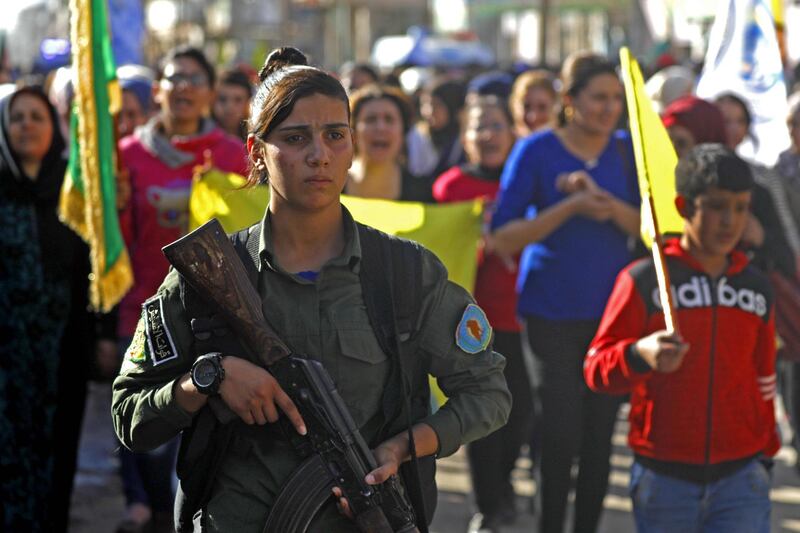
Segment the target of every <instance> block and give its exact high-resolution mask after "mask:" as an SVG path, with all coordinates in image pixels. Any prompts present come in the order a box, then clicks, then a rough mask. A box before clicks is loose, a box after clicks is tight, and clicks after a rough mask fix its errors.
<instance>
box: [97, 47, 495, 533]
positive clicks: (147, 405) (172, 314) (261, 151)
mask: <svg viewBox="0 0 800 533" xmlns="http://www.w3.org/2000/svg"><path fill="white" fill-rule="evenodd" d="M305 63H306V60H305V56H303V55H302V54H301V53H300V52H299V51H297V50H295V49H292V48H282V49H279V50H276V51H274V52H273V53H272V54H270V56H269V57H268V58H267V62H266V65H265V67H264V68H263V69H262V71H261V73H260V78H261V80H262V82H261V84H260V86H259V88H258V91H257V94H256V96H255V98H254V100H253V104H252V113H251V119H250V120H251V124H250V134H249V136H248V141H247V145H248V152H249V154H250V161H251V167H252V171H251V173H250V182H251V183H257V182H265V181H266V182H268V183H269V187H270V194H271V196H270V198H271V200H270V205H269V208H268V209H267V211H266V213H265V215H264V218H263V219H262V222H261V225H260V226H259V225H256V226H254V228H257V229H256V230H255V231H258V234H257V235H256V236H257V238H258V240H257V241H256V242H257V243H258V255H257V257H258V265H256V266H257V268H258V287H259V293H260V296H261V298H262V300H263V301H264V305H263V311H264V314H265V316H266V319H267V321H268V322H269V323H270V324H271V325H272V326H273V327H274V328H275V330H276V331H278V332H279V334H280V335H281V337H282V339H283V341H284V342H285V343H287V344H288V345H289V347H290V348H291V349H292V351H293V352H294V353H304V354H309V356H310V357H313V358H315V359H318V360H319V361H320V362H321V363H322V364H324V366H325V367H326V369H327V370H328V371H329V373H330V374H331V377H332V378H333V380H334V381H335V382H336V385H337V388H338V390H339V392H340V394H341V395H342V397H343V399H344V401H345V403H346V404H347V407H348V408H349V409H350V412H351V414H352V415H353V418H354V420H355V422H356V424H357V425H358V427H359V428H360V430H361V433H362V435H363V436H364V438H365V440H366V441H367V442H368V443H369V444H370V446H371V447H373V449H374V453H375V457H376V459H377V462H378V464H379V465H380V466H379V468H377V469H376V470H374V471H372V472H371V473H370V474H369V475H367V476H366V478H365V481H366V482H367V483H369V484H377V483H380V482H383V481H384V480H386V479H387V478H388V477H389V476H390V475H392V474H394V473H395V472H397V470H398V467H399V466H400V464H401V463H403V462H404V461H406V460H407V459H408V457H409V453H410V452H409V441H408V439H407V438H406V435H407V434H406V433H404V432H403V433H401V431H402V429H403V427H404V426H402V425H401V426H400V427H399V428H398V427H397V426H396V424H395V421H394V420H393V419H390V418H387V417H386V415H385V412H384V409H383V407H384V405H385V403H384V401H385V400H386V399H387V398H386V397H385V395H394V396H397V395H398V393H397V392H392V391H396V390H397V389H396V388H395V387H394V386H392V385H393V384H392V382H391V380H390V378H391V377H392V376H393V375H394V374H393V373H392V369H393V367H394V365H395V360H394V359H393V358H392V357H390V355H389V354H387V353H385V352H384V350H382V349H381V347H380V344H379V342H380V339H381V338H383V337H381V333H380V332H378V331H377V330H375V331H374V330H373V329H372V328H371V326H370V322H369V319H368V315H367V312H368V309H367V308H365V297H366V296H368V295H367V294H364V293H362V291H361V284H360V280H359V273H360V272H361V273H363V271H362V268H361V267H362V266H363V265H362V257H365V256H366V252H367V251H368V250H367V249H366V248H365V245H367V244H368V243H367V241H362V240H361V239H360V231H362V230H359V229H358V228H359V226H357V225H356V223H355V222H354V221H353V218H352V216H351V215H350V213H349V212H348V211H347V210H346V209H345V208H343V207H342V205H341V204H340V202H339V195H340V193H341V190H342V188H343V187H344V183H345V180H346V179H347V169H348V168H349V167H350V164H351V162H352V158H353V141H352V133H351V130H350V127H349V116H348V99H347V95H346V93H345V92H344V89H343V88H342V86H341V84H340V83H339V82H338V81H337V80H335V79H334V78H333V77H331V76H330V75H329V74H327V73H325V72H323V71H321V70H319V69H316V68H312V67H309V66H305ZM381 239H389V237H385V236H383V237H381ZM370 242H373V241H370ZM362 252H363V253H362ZM420 267H421V268H422V271H421V272H422V273H421V284H422V288H421V291H420V293H419V294H420V295H421V296H420V297H421V306H420V309H419V313H418V314H417V315H416V316H415V317H414V319H415V321H416V322H415V331H414V332H412V335H411V339H413V341H412V342H414V343H415V346H416V351H415V354H416V357H415V359H414V361H415V362H418V365H419V367H420V368H419V371H420V372H419V373H420V374H422V375H424V374H427V373H431V374H433V375H434V376H437V378H438V380H439V383H440V385H441V387H442V389H443V390H444V391H446V392H447V393H448V394H449V396H450V399H449V401H448V402H447V403H446V404H445V405H444V406H443V407H442V408H441V409H439V410H438V411H437V412H436V413H434V414H429V413H428V411H427V405H428V404H426V403H425V401H426V399H427V390H424V389H423V387H426V385H425V383H426V382H427V379H420V380H414V383H412V385H411V386H412V387H415V388H416V389H419V390H412V391H411V396H412V397H417V398H418V397H422V401H421V402H419V403H418V405H424V406H425V407H424V412H423V413H422V414H421V416H417V417H415V422H416V423H415V425H414V426H413V435H414V442H415V448H416V452H417V455H419V456H421V457H422V456H430V455H434V454H435V455H436V456H440V457H443V456H447V455H449V454H452V453H453V452H455V450H456V449H457V448H458V446H459V445H460V444H461V443H464V442H467V441H471V440H474V439H476V438H480V437H482V436H483V435H486V434H487V433H490V432H491V431H494V430H495V429H497V428H498V427H499V426H501V425H502V424H503V423H504V422H505V418H506V416H507V414H508V411H509V408H510V395H509V393H508V390H507V388H506V385H505V380H504V379H503V375H502V369H503V364H504V362H503V359H502V357H500V356H499V355H497V354H495V353H493V352H492V351H491V349H490V348H489V338H488V337H487V336H486V335H488V334H490V333H491V328H490V327H489V325H488V322H487V321H486V318H485V315H484V314H483V312H482V311H480V309H479V308H478V307H477V306H475V305H474V303H473V302H472V300H471V299H470V297H469V296H468V295H467V293H466V292H465V291H464V290H462V289H460V288H459V287H457V286H455V285H453V284H451V283H449V282H447V280H446V279H445V278H444V275H445V274H444V269H443V267H442V266H441V264H440V263H439V262H438V260H437V259H436V258H435V257H434V256H433V255H432V254H430V253H427V252H425V253H423V254H422V264H421V265H420ZM396 268H399V265H398V267H396ZM181 288H182V283H181V282H180V276H179V275H178V274H177V273H176V272H174V271H173V272H172V273H170V274H169V275H168V276H167V278H166V280H165V281H164V283H163V284H162V285H161V287H160V288H159V290H158V292H157V293H156V295H155V297H154V298H152V299H150V300H148V302H146V303H145V305H144V313H143V319H142V321H141V322H140V325H139V327H138V329H137V333H136V335H135V337H134V340H133V342H132V344H131V346H130V348H129V350H128V354H127V356H126V361H125V364H124V366H123V368H122V370H121V375H120V376H119V377H118V378H117V380H116V381H115V383H114V400H113V406H112V412H113V416H114V423H115V427H116V430H117V434H118V435H119V437H120V439H121V440H122V442H123V443H124V444H125V445H126V446H128V447H131V448H133V449H147V448H152V447H155V446H158V445H159V444H161V443H163V442H165V441H167V440H168V439H170V438H171V437H173V436H174V435H176V434H177V433H178V432H180V431H181V430H183V429H186V428H188V427H189V426H190V425H191V424H192V421H193V418H195V417H196V416H198V412H199V411H200V410H201V409H203V408H204V406H206V404H207V400H208V396H207V395H206V394H204V393H202V392H201V389H198V388H197V387H196V386H195V383H194V382H193V380H192V378H191V375H190V372H189V371H190V369H191V368H192V365H193V363H194V361H195V360H196V359H197V354H196V353H195V351H194V349H193V348H194V347H195V346H194V344H195V341H194V339H193V333H192V329H191V328H190V324H189V317H190V316H192V315H195V314H197V313H198V312H199V311H200V310H199V309H197V308H195V307H192V306H191V305H189V306H185V305H184V303H183V297H184V296H185V294H184V291H182V290H181ZM187 302H188V300H187ZM465 315H466V316H465ZM467 322H469V324H467ZM196 324H197V323H196V322H195V325H196ZM468 325H469V326H470V327H467V326H468ZM471 334H474V335H473V336H472V337H469V335H471ZM161 341H163V342H161ZM153 346H156V347H157V348H158V349H157V350H155V351H154V350H153ZM217 361H219V360H217ZM217 368H219V369H221V370H224V372H222V371H218V372H217V373H216V377H217V380H216V381H217V383H218V384H219V387H218V392H219V396H220V397H221V399H222V400H223V401H224V402H225V403H226V404H227V405H228V407H230V409H231V410H232V411H234V412H235V413H236V414H237V415H238V416H239V417H240V419H241V420H237V421H236V422H233V423H232V424H235V425H234V426H233V427H232V429H231V430H230V431H231V432H232V436H231V440H230V443H229V445H228V446H227V447H226V448H225V451H224V453H223V454H222V459H221V462H220V463H219V465H218V467H217V468H216V469H215V470H216V475H215V476H214V479H213V483H212V484H211V490H210V493H209V495H208V498H206V499H205V501H204V502H203V503H202V505H201V506H200V512H199V513H198V515H197V518H196V520H195V523H198V522H199V523H200V524H201V525H202V526H203V527H204V528H207V529H203V531H207V530H208V531H238V532H241V533H246V532H248V531H261V530H262V528H263V527H264V523H265V521H266V519H267V516H268V515H269V513H270V510H271V508H272V505H273V503H274V502H275V499H276V496H277V494H278V493H279V492H280V489H281V486H282V485H283V484H284V482H285V481H286V479H287V478H288V477H289V475H290V474H291V473H292V471H293V470H294V469H295V468H296V467H297V466H298V464H299V463H300V459H299V457H297V456H296V455H295V454H294V452H293V450H292V448H291V446H290V444H289V443H288V441H286V439H285V438H284V437H283V436H282V435H281V434H280V432H278V431H277V430H276V426H275V424H273V422H275V421H276V420H277V418H278V409H279V408H280V409H281V410H282V411H283V412H284V413H285V414H286V415H287V417H288V418H289V420H291V422H292V424H293V425H294V427H295V428H296V429H297V431H298V432H299V433H300V434H305V432H306V429H305V425H304V421H303V420H302V418H301V417H300V416H299V414H298V412H297V410H296V408H295V407H294V405H293V404H292V402H291V400H290V399H289V398H288V397H287V395H286V394H285V392H284V391H283V390H282V389H281V388H280V386H279V385H278V384H277V382H276V381H275V379H274V378H273V377H272V376H271V374H269V373H268V372H267V371H266V370H264V369H263V368H260V367H258V366H255V365H253V364H251V363H249V362H248V361H247V360H245V359H243V358H240V357H237V354H235V353H230V352H229V353H226V354H225V356H224V357H222V358H221V362H219V366H218V367H217ZM415 384H416V385H415ZM420 391H422V394H420ZM389 400H391V401H394V403H395V404H397V403H398V402H399V400H397V399H396V398H389ZM390 403H391V402H390ZM416 412H419V408H418V406H417V411H416ZM268 422H269V424H268ZM264 425H266V427H262V426H264ZM200 468H207V466H206V465H203V466H201V467H200ZM335 503H336V502H335V501H334V499H333V498H331V500H330V501H329V503H328V505H327V506H326V507H324V508H323V510H322V511H321V512H320V513H319V514H318V515H317V519H316V522H315V523H316V525H313V524H312V526H313V527H314V529H316V530H319V531H352V530H353V529H354V525H353V523H352V522H349V521H348V519H346V518H344V517H343V516H341V515H340V514H339V513H338V512H337V511H336V506H335ZM428 518H430V517H428ZM423 523H424V521H423V519H422V517H421V516H420V515H419V514H418V524H423Z"/></svg>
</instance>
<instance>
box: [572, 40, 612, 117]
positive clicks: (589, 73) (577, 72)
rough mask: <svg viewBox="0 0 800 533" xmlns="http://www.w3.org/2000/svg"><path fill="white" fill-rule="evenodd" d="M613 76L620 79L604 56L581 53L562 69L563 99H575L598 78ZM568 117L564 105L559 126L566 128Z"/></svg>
mask: <svg viewBox="0 0 800 533" xmlns="http://www.w3.org/2000/svg"><path fill="white" fill-rule="evenodd" d="M603 74H611V75H612V76H614V77H615V78H618V77H619V76H618V74H617V69H616V68H615V67H614V64H613V63H611V62H610V61H609V60H608V59H606V58H605V57H603V56H600V55H597V54H594V53H592V52H587V51H581V52H575V53H574V54H572V55H570V56H569V57H567V59H566V60H565V61H564V66H563V67H562V68H561V83H562V84H563V85H562V87H561V98H562V99H563V97H564V96H572V97H575V96H577V95H578V94H580V92H581V91H582V90H584V89H585V88H586V86H587V85H589V82H591V81H592V80H593V79H594V78H595V77H596V76H600V75H603ZM566 123H567V117H566V114H565V113H564V104H563V101H562V103H561V109H560V110H559V112H558V125H559V126H564V125H565V124H566Z"/></svg>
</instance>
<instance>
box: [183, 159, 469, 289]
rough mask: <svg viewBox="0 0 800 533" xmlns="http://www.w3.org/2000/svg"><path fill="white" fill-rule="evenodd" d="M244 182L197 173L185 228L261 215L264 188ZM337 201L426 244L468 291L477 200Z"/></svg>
mask: <svg viewBox="0 0 800 533" xmlns="http://www.w3.org/2000/svg"><path fill="white" fill-rule="evenodd" d="M243 184H244V178H242V177H241V176H239V175H238V174H227V173H224V172H220V171H219V170H216V169H212V170H210V171H207V172H204V173H203V174H202V175H199V176H197V177H196V178H195V180H194V183H193V184H192V192H191V196H190V198H189V229H190V230H193V229H194V228H196V227H198V226H200V225H201V224H203V223H205V222H207V221H208V220H210V219H212V218H217V219H218V220H219V221H220V223H221V224H222V227H223V228H225V231H226V232H228V233H233V232H235V231H238V230H240V229H242V228H246V227H247V226H250V225H251V224H254V223H256V222H258V221H259V220H261V218H262V217H263V216H264V211H265V210H266V207H267V204H268V203H269V190H268V188H267V187H265V186H259V187H254V188H251V189H242V188H241V187H242V185H243ZM342 203H343V204H344V205H345V206H346V207H347V209H349V210H350V213H351V214H352V215H353V218H355V219H356V220H357V221H359V222H361V223H363V224H367V225H369V226H372V227H374V228H377V229H379V230H381V231H383V232H385V233H389V234H390V235H396V236H398V237H403V238H405V239H410V240H414V241H417V242H419V243H420V244H422V245H423V246H425V247H426V248H428V249H429V250H431V251H432V252H433V253H435V254H436V255H437V256H438V257H439V259H441V261H442V262H443V263H444V264H445V266H446V267H447V271H448V273H449V277H450V280H451V281H453V282H455V283H458V284H459V285H461V286H462V287H464V288H465V289H467V290H468V291H470V292H472V290H473V287H474V285H475V273H476V271H477V264H476V257H477V253H478V242H479V240H480V237H481V213H482V211H483V206H482V204H481V202H480V201H477V200H476V201H474V202H459V203H453V204H443V205H438V204H421V203H416V202H392V201H387V200H372V199H365V198H355V197H352V196H342Z"/></svg>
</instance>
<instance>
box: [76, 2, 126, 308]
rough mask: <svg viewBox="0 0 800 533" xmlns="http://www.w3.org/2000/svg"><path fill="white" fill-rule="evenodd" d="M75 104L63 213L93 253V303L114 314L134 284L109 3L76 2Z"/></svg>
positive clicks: (91, 287)
mask: <svg viewBox="0 0 800 533" xmlns="http://www.w3.org/2000/svg"><path fill="white" fill-rule="evenodd" d="M69 8H70V25H71V30H70V41H71V45H72V72H73V80H72V81H73V85H74V89H75V102H74V104H73V110H72V120H71V124H70V129H71V142H70V154H69V166H68V169H67V176H66V178H65V179H64V187H63V188H62V191H61V203H60V211H61V213H60V214H61V218H62V220H63V221H64V223H65V224H67V225H68V226H70V227H71V228H72V229H74V230H75V231H76V232H77V233H78V234H79V235H80V236H81V237H82V238H83V239H84V240H85V241H86V242H87V243H88V244H89V247H90V249H91V264H92V275H91V285H90V301H91V304H92V306H93V307H94V308H95V309H99V310H102V311H108V310H110V309H111V308H112V307H113V306H114V305H115V304H116V303H117V302H118V301H119V300H120V299H121V298H122V297H123V296H124V295H125V293H126V292H127V291H128V289H129V288H130V286H131V284H132V283H133V273H132V271H131V266H130V261H129V259H128V252H127V250H126V249H125V242H124V240H123V238H122V233H121V231H120V227H119V219H118V217H117V205H116V182H115V172H116V164H115V160H116V153H115V149H114V143H115V138H114V121H113V118H112V115H113V114H114V113H116V112H117V111H118V110H119V108H120V101H121V94H120V90H119V85H118V84H117V80H116V69H115V65H114V57H113V55H112V51H111V37H110V34H109V31H108V15H107V12H106V0H70V4H69Z"/></svg>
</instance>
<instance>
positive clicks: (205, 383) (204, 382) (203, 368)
mask: <svg viewBox="0 0 800 533" xmlns="http://www.w3.org/2000/svg"><path fill="white" fill-rule="evenodd" d="M190 374H191V376H192V383H193V384H194V386H195V388H197V390H198V391H199V392H200V393H201V394H205V395H207V396H214V395H215V394H219V386H220V384H221V383H222V380H223V379H225V369H224V368H222V354H221V353H219V352H213V353H207V354H205V355H201V356H200V357H198V358H197V360H196V361H195V362H194V364H193V365H192V370H191V372H190Z"/></svg>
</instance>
